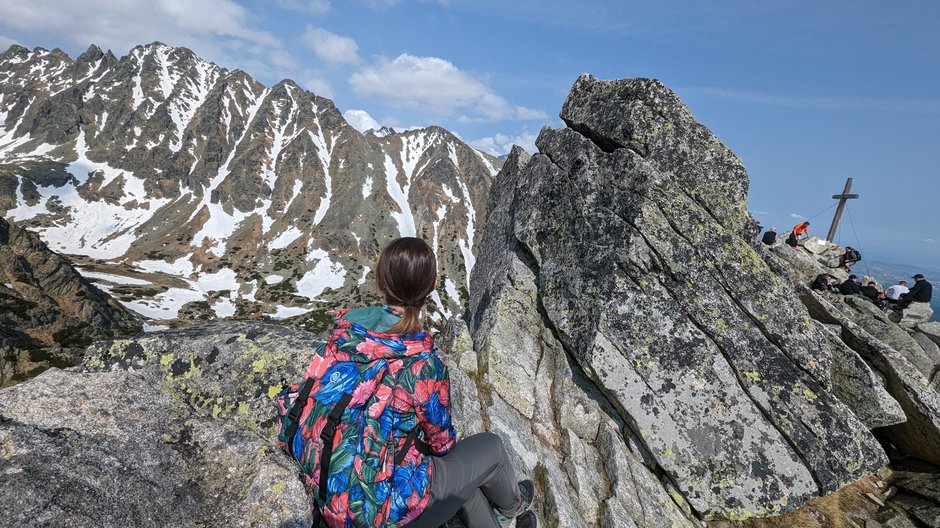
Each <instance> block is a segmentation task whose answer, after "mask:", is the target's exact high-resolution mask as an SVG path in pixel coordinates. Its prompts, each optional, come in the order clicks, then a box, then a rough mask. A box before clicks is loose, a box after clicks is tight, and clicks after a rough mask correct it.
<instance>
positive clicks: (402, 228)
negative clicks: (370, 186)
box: [385, 154, 418, 237]
mask: <svg viewBox="0 0 940 528" xmlns="http://www.w3.org/2000/svg"><path fill="white" fill-rule="evenodd" d="M397 176H398V167H396V166H395V162H394V161H392V158H391V157H389V156H388V154H386V155H385V190H386V191H387V192H388V195H389V196H391V198H392V200H394V201H395V203H396V204H398V210H399V211H401V212H398V213H396V212H394V211H392V212H390V213H389V214H390V215H391V216H392V218H394V219H395V222H396V223H398V233H399V234H400V235H401V236H403V237H405V236H410V237H413V236H415V234H416V233H417V232H418V231H417V228H416V227H415V217H414V214H412V212H411V204H410V203H408V191H409V190H411V180H410V178H408V177H407V176H406V180H405V181H406V182H407V183H405V185H404V186H401V185H399V183H398V178H397Z"/></svg>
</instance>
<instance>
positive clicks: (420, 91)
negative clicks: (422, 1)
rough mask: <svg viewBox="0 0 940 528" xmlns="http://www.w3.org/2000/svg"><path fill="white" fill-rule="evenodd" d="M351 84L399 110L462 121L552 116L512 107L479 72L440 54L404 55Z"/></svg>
mask: <svg viewBox="0 0 940 528" xmlns="http://www.w3.org/2000/svg"><path fill="white" fill-rule="evenodd" d="M349 84H350V85H351V86H352V89H353V91H355V92H356V93H357V94H358V95H359V96H361V97H380V98H382V99H384V100H385V101H386V102H388V104H390V105H391V106H394V107H397V108H409V109H414V110H426V111H428V112H430V113H432V114H436V115H441V116H452V115H454V114H455V113H457V112H461V115H460V116H458V119H459V120H460V121H461V122H474V121H496V120H503V119H519V120H533V119H547V118H548V116H547V115H546V114H545V112H542V111H541V110H536V109H532V108H526V107H524V106H513V105H511V104H510V103H509V101H507V100H506V99H504V98H502V97H500V96H499V95H497V94H495V93H494V92H493V91H492V90H491V89H490V88H489V87H488V86H486V85H485V84H483V83H482V82H480V81H479V80H478V79H477V78H476V77H475V76H474V75H472V74H470V73H468V72H465V71H462V70H460V69H459V68H457V66H455V65H454V64H453V63H451V62H450V61H447V60H445V59H441V58H438V57H416V56H414V55H409V54H407V53H403V54H401V55H399V56H398V57H396V58H395V59H394V60H391V61H389V60H388V59H385V58H380V59H378V61H377V62H376V63H375V64H373V65H371V66H368V67H366V68H363V69H362V70H360V71H358V72H356V73H354V74H353V75H352V76H351V77H350V78H349Z"/></svg>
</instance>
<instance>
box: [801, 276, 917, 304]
mask: <svg viewBox="0 0 940 528" xmlns="http://www.w3.org/2000/svg"><path fill="white" fill-rule="evenodd" d="M913 279H914V285H913V286H912V287H911V288H908V287H907V281H906V280H900V281H898V282H897V284H894V285H893V286H890V287H888V288H885V289H884V290H879V289H878V284H877V283H876V282H875V281H873V280H869V281H868V284H865V285H860V284H859V283H858V276H857V275H849V278H848V279H846V280H845V281H843V282H842V283H840V284H836V282H837V281H838V280H839V279H837V278H836V277H834V276H832V275H829V274H828V273H820V274H819V275H817V276H816V279H815V280H814V281H813V284H812V288H813V289H814V290H817V291H831V292H835V293H840V294H842V295H857V296H859V297H865V298H866V299H868V300H870V301H871V302H873V303H875V306H877V307H879V308H882V309H887V308H891V309H894V310H898V311H900V310H904V309H905V308H907V307H909V306H910V305H911V304H912V303H915V302H920V303H929V302H930V300H931V299H932V297H933V285H932V284H930V282H928V281H927V279H926V278H925V277H924V276H923V275H922V274H920V273H918V274H916V275H914V277H913Z"/></svg>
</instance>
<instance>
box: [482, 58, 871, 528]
mask: <svg viewBox="0 0 940 528" xmlns="http://www.w3.org/2000/svg"><path fill="white" fill-rule="evenodd" d="M561 116H562V118H563V119H564V121H565V122H566V124H567V125H568V127H567V128H565V129H560V130H554V129H551V128H544V129H543V130H542V131H541V133H540V135H539V137H538V139H537V141H536V145H537V146H538V148H539V152H538V153H537V154H535V155H533V156H532V157H531V159H530V160H529V161H528V162H527V163H524V164H522V163H520V161H521V160H516V161H515V162H514V161H512V159H510V160H507V162H506V163H505V164H504V168H503V171H502V172H501V173H500V174H499V175H498V176H497V178H496V180H495V185H494V188H493V191H492V192H493V193H504V194H505V196H493V197H491V201H490V203H491V210H490V213H489V221H488V223H487V225H486V228H485V233H486V235H485V237H484V241H483V243H482V244H481V246H480V249H479V251H480V258H479V260H478V264H477V266H476V267H475V268H474V272H473V275H472V277H471V312H470V318H469V320H470V323H471V324H470V333H471V335H472V336H473V342H474V344H475V345H476V346H477V347H478V348H479V350H478V353H480V354H481V355H482V356H483V357H482V358H481V360H480V364H481V365H487V366H488V369H489V376H490V378H491V379H493V380H495V381H494V394H495V395H497V396H499V398H501V399H502V400H503V401H505V402H507V403H508V404H509V405H510V406H512V407H514V408H515V409H516V410H517V411H518V412H520V413H522V414H523V416H525V417H527V418H529V419H532V420H535V419H536V417H538V416H550V415H552V414H553V413H554V414H556V415H557V411H558V409H557V407H556V408H555V409H554V410H551V411H550V410H545V409H543V408H542V405H541V404H540V403H539V402H540V400H541V399H543V396H540V395H539V393H538V391H539V390H540V389H539V386H540V385H541V384H542V383H543V381H542V380H540V378H539V376H540V374H539V373H538V372H535V373H531V372H527V371H524V370H522V371H520V370H518V368H519V366H520V365H518V361H516V360H506V359H505V352H504V351H503V352H500V350H505V348H504V347H506V346H507V345H506V344H505V343H506V342H509V343H513V342H515V343H520V346H522V344H524V343H529V342H545V340H546V336H552V337H553V339H557V341H558V343H559V346H560V347H561V348H562V349H563V353H564V356H565V357H567V358H569V360H570V361H571V362H572V363H573V364H575V365H577V367H576V369H580V370H582V371H583V372H584V374H585V375H586V376H587V377H588V378H589V379H590V380H591V384H593V385H594V386H595V387H596V388H597V390H598V391H599V392H600V393H601V394H603V395H604V401H603V402H602V405H601V409H600V410H599V412H602V413H606V414H607V416H609V419H611V420H614V421H619V422H620V423H622V424H623V428H622V429H621V432H622V433H623V434H624V435H625V436H627V437H632V436H635V437H636V438H637V439H638V440H637V441H638V442H639V443H641V444H642V445H643V446H644V449H643V451H648V452H649V453H650V456H651V459H652V460H653V461H654V464H653V466H654V467H656V468H658V469H657V470H658V471H662V472H664V473H665V474H666V475H668V477H669V479H670V481H671V482H673V483H674V484H675V486H676V488H677V489H678V490H679V492H681V493H682V495H683V496H684V498H685V499H686V500H688V503H689V504H690V505H691V507H692V508H693V509H694V510H695V511H696V512H698V513H699V514H700V515H701V516H702V517H704V518H724V519H740V518H745V517H749V516H755V515H757V516H763V515H772V514H776V513H781V512H784V511H789V510H792V509H794V508H796V507H797V506H799V505H800V504H802V503H803V502H805V501H806V500H808V499H809V498H811V497H813V496H816V495H820V494H825V493H828V492H830V491H833V490H836V489H838V488H840V487H842V486H843V485H845V484H847V483H849V482H853V481H855V480H857V479H858V478H860V477H861V476H863V475H865V474H868V473H871V472H873V471H874V470H877V469H878V468H880V467H882V466H883V465H884V464H885V462H886V457H885V454H884V452H883V451H882V449H881V447H880V445H879V444H878V442H877V441H876V440H875V438H874V437H873V436H872V434H871V433H870V432H869V431H868V428H867V427H866V425H865V424H864V423H863V422H862V421H861V420H860V419H859V418H858V417H857V416H856V415H855V414H854V413H853V412H852V410H851V409H850V408H849V407H848V406H846V404H845V403H843V402H842V401H840V400H839V398H838V397H837V395H836V394H834V393H833V390H832V385H833V380H832V377H833V374H832V372H833V369H832V365H833V362H834V358H836V359H839V360H840V361H839V365H840V366H842V365H848V366H849V367H852V366H853V365H854V366H856V367H857V368H858V369H865V368H867V367H865V366H864V363H863V362H861V361H857V362H854V361H851V360H847V361H841V356H838V354H849V355H852V356H853V357H855V356H854V354H855V353H854V352H853V351H851V350H848V351H846V350H845V349H844V348H839V349H836V348H834V347H833V346H831V345H830V344H829V342H828V340H827V335H826V331H825V330H824V329H823V328H822V327H821V326H820V325H817V324H816V323H814V322H813V321H812V320H811V319H810V318H809V316H808V314H807V312H806V309H805V308H804V307H803V306H802V305H801V304H800V303H799V300H798V299H797V298H796V294H795V292H794V291H793V288H792V286H791V285H790V284H789V283H787V282H785V281H783V280H782V279H781V278H780V277H778V276H776V275H775V274H774V273H773V272H771V270H770V269H769V268H768V267H767V265H766V264H765V263H764V262H763V261H762V260H761V258H760V256H759V255H757V254H756V253H755V251H754V249H753V248H752V247H751V237H750V236H748V235H747V234H746V233H745V227H746V226H747V225H748V224H749V222H750V218H749V215H748V213H747V209H746V205H747V188H748V181H747V174H746V172H745V170H744V167H743V166H742V164H741V162H740V160H739V159H738V158H737V157H736V156H735V155H734V154H733V153H732V152H731V151H730V150H728V149H727V147H725V146H724V145H723V144H722V143H721V142H720V141H719V140H718V139H717V138H716V137H715V136H714V135H713V134H712V133H711V132H710V131H709V130H708V129H707V128H706V127H705V126H703V125H702V124H701V123H699V122H698V121H696V120H695V118H694V117H693V116H692V113H691V112H690V111H689V110H688V109H687V108H686V107H685V106H684V105H683V104H682V103H681V101H680V100H679V99H678V97H676V96H675V94H674V93H672V92H671V91H670V90H669V89H668V88H666V87H665V86H663V85H662V83H660V82H658V81H654V80H651V79H623V80H617V81H600V80H598V79H596V78H594V77H592V76H589V75H584V76H581V77H580V78H579V79H578V80H577V82H576V83H575V84H574V87H573V88H572V91H571V93H570V95H569V96H568V99H567V101H566V102H565V105H564V108H563V110H562V112H561ZM507 248H509V249H507ZM526 312H536V313H540V314H542V315H541V317H540V318H535V319H534V320H533V318H532V317H531V316H530V315H525V313H526ZM509 329H512V330H509ZM507 332H509V334H507ZM513 334H515V335H513ZM500 341H503V343H502V344H500ZM510 348H512V349H516V348H518V347H512V346H510ZM529 361H531V362H532V364H540V363H541V362H543V360H542V359H539V357H538V356H536V357H532V358H529ZM855 374H856V373H855V372H853V373H852V375H855ZM869 374H870V373H869ZM546 375H547V374H546ZM858 375H859V376H860V377H861V376H863V373H858ZM528 376H532V378H531V379H527V377H528ZM510 380H511V381H510ZM495 397H496V396H494V398H495ZM533 401H534V402H535V403H534V404H533V403H532V402H533ZM555 427H560V428H561V432H562V433H564V427H565V426H564V424H563V423H562V424H558V425H556V426H555ZM568 427H569V428H571V429H574V428H573V427H571V426H570V425H569V426H568ZM578 436H579V437H581V438H582V439H585V438H586V439H587V441H586V442H585V444H586V445H588V446H594V448H595V449H600V447H599V446H597V445H596V444H595V443H594V440H593V437H591V436H590V435H587V436H583V435H578ZM550 437H551V435H548V436H547V437H546V438H550ZM588 451H590V450H588ZM559 460H563V457H559ZM545 463H546V464H549V462H548V461H546V462H545ZM558 464H561V462H558ZM569 478H574V477H572V476H571V474H570V472H569ZM580 497H581V498H583V493H582V494H581V495H580ZM568 500H569V499H568V498H566V497H565V496H564V495H563V494H562V495H558V496H556V497H555V502H556V503H560V502H565V501H568ZM571 500H573V499H571ZM593 511H594V510H592V509H591V508H585V509H583V510H582V511H581V513H582V515H587V517H586V518H584V522H585V523H586V524H593V523H595V522H597V521H596V520H595V519H593V518H591V515H593V513H591V512H593Z"/></svg>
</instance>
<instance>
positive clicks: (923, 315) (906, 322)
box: [895, 302, 933, 328]
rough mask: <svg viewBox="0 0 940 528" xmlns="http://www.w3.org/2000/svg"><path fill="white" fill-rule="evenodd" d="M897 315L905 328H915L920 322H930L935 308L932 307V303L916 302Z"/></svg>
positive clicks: (900, 323) (897, 320)
mask: <svg viewBox="0 0 940 528" xmlns="http://www.w3.org/2000/svg"><path fill="white" fill-rule="evenodd" d="M895 315H897V317H896V322H897V323H898V324H899V325H901V326H903V327H904V328H915V327H916V326H917V325H919V324H922V323H927V322H930V318H931V317H933V308H931V307H930V303H922V302H915V303H911V304H910V306H908V307H907V308H905V309H904V310H902V311H901V312H900V313H898V314H895Z"/></svg>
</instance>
